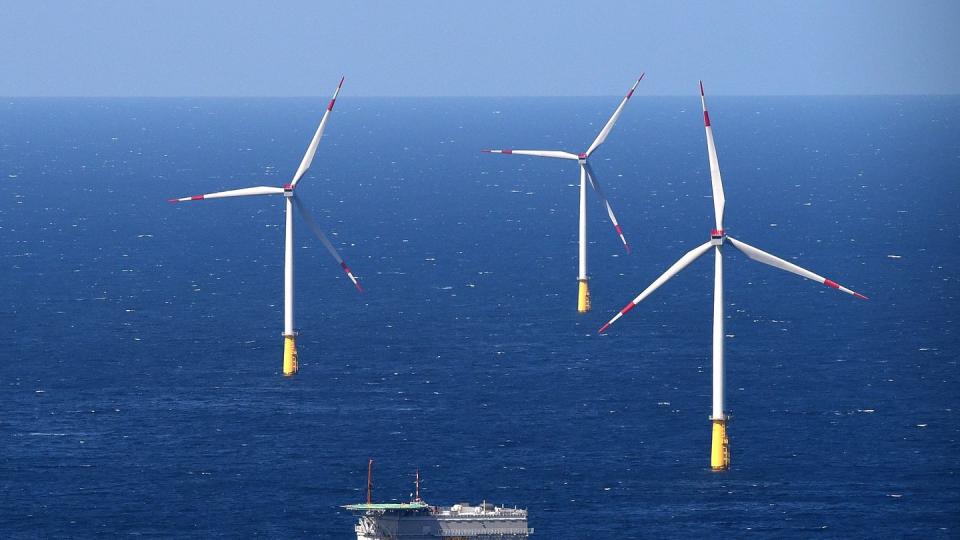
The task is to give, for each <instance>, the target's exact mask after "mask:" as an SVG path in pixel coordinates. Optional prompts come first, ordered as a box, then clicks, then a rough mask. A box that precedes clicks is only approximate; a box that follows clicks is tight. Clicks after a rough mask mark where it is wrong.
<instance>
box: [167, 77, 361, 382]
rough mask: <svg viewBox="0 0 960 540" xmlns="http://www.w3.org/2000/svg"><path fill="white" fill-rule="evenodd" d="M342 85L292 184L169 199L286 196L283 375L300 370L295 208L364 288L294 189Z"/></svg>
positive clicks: (358, 285)
mask: <svg viewBox="0 0 960 540" xmlns="http://www.w3.org/2000/svg"><path fill="white" fill-rule="evenodd" d="M342 86H343V78H342V77H341V78H340V84H338V85H337V89H336V90H334V92H333V98H331V99H330V104H329V105H327V110H326V111H325V112H324V113H323V118H322V119H321V120H320V126H319V127H317V131H316V133H314V134H313V139H312V140H311V141H310V146H308V147H307V152H306V154H304V156H303V161H301V162H300V167H299V168H297V172H296V174H294V175H293V180H291V182H290V183H289V184H286V185H284V186H283V187H269V186H257V187H250V188H243V189H234V190H230V191H220V192H217V193H207V194H205V195H194V196H192V197H182V198H179V199H170V200H169V201H170V202H172V203H176V202H187V201H200V200H204V199H220V198H225V197H246V196H250V195H283V196H284V198H285V199H286V237H285V242H284V259H283V374H284V375H288V376H289V375H293V374H294V373H296V372H297V369H298V364H297V344H296V336H297V333H296V331H295V330H294V326H293V207H294V205H296V207H297V209H298V210H299V211H300V215H301V216H303V219H304V221H306V222H307V225H308V226H309V227H310V229H311V230H312V231H313V233H314V234H315V235H317V238H319V239H320V242H321V243H322V244H323V245H324V247H326V248H327V251H329V252H330V255H332V256H333V258H334V259H336V261H337V262H338V263H339V264H340V267H341V268H342V269H343V271H344V272H345V273H346V274H347V277H349V278H350V281H352V282H353V285H354V286H355V287H356V288H357V290H358V291H361V292H362V291H363V289H362V288H361V287H360V283H358V282H357V278H356V276H354V275H353V272H351V271H350V268H348V267H347V264H346V263H345V262H343V258H342V257H340V254H339V253H337V250H336V248H334V247H333V244H332V243H330V240H329V239H328V238H327V236H326V235H325V234H324V233H323V231H322V230H320V227H319V226H318V225H317V223H316V222H315V221H314V220H313V218H312V217H311V216H310V214H309V213H308V212H307V209H306V207H305V206H304V205H303V203H302V202H300V198H299V197H298V196H296V195H295V194H294V190H295V189H296V187H297V183H299V182H300V179H301V178H303V175H304V173H306V172H307V169H309V168H310V164H311V163H312V162H313V156H314V155H315V154H316V153H317V146H318V145H319V144H320V138H321V137H323V130H324V128H326V126H327V119H328V118H329V117H330V112H331V111H332V110H333V105H334V103H336V101H337V95H338V94H339V93H340V88H341V87H342Z"/></svg>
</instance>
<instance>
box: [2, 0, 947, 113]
mask: <svg viewBox="0 0 960 540" xmlns="http://www.w3.org/2000/svg"><path fill="white" fill-rule="evenodd" d="M0 12H2V15H0V54H2V58H3V61H2V64H0V65H2V66H3V76H2V77H0V95H4V96H315V95H326V94H328V93H329V92H330V91H331V89H332V87H333V85H335V83H336V81H337V80H338V78H339V76H340V75H341V74H344V75H346V76H347V80H348V82H349V86H348V88H347V89H345V92H346V91H349V94H351V95H355V96H364V95H367V96H384V95H393V96H436V95H449V96H493V95H616V94H620V93H622V92H623V91H624V90H626V88H628V87H629V85H630V83H631V81H632V80H633V79H634V78H635V77H636V76H637V75H639V74H640V72H641V71H646V72H647V76H648V79H647V80H646V81H645V82H644V87H643V92H644V93H645V94H647V95H651V94H653V95H658V94H666V95H686V94H690V93H691V92H693V91H695V90H696V89H695V84H696V80H697V79H698V78H703V79H704V80H705V81H707V83H708V85H709V90H710V93H711V94H715V95H719V94H740V95H767V94H958V93H960V54H958V53H960V32H958V30H957V27H958V25H960V1H957V0H948V1H886V0H871V1H839V0H837V1H821V0H817V1H757V2H743V1H713V2H702V1H696V2H693V1H691V2H681V1H677V2H672V1H662V2H649V1H634V2H631V1H624V2H620V1H617V2H613V1H611V2H603V1H597V2H564V1H521V0H516V1H512V2H507V1H490V0H486V1H482V2H480V1H478V2H455V1H452V0H450V1H420V2H417V1H396V2H374V1H347V0H344V1H341V2H326V1H286V2H281V1H278V2H266V1H264V2H251V1H242V0H231V1H225V0H208V1H203V0H195V1H181V0H164V1H152V0H151V1H137V0H126V1H74V2H66V1H62V2H50V1H34V0H30V1H26V0H25V1H22V2H21V1H10V0H0ZM692 88H693V90H691V89H692Z"/></svg>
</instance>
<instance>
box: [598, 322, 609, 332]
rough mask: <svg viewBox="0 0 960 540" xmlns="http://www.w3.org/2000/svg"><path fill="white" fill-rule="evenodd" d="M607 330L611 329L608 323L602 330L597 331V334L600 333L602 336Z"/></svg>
mask: <svg viewBox="0 0 960 540" xmlns="http://www.w3.org/2000/svg"><path fill="white" fill-rule="evenodd" d="M607 328H610V323H607V324H605V325H603V326H601V327H600V330H597V333H598V334H602V333H604V332H605V331H606V330H607Z"/></svg>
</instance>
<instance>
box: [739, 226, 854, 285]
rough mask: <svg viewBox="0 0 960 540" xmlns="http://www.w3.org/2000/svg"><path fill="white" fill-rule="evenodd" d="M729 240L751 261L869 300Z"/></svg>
mask: <svg viewBox="0 0 960 540" xmlns="http://www.w3.org/2000/svg"><path fill="white" fill-rule="evenodd" d="M727 240H729V241H730V243H731V244H733V247H735V248H737V249H739V250H740V251H742V252H744V253H745V254H746V255H747V257H750V258H751V259H753V260H755V261H757V262H762V263H763V264H769V265H770V266H773V267H774V268H779V269H781V270H786V271H787V272H790V273H793V274H796V275H798V276H802V277H805V278H807V279H812V280H813V281H816V282H819V283H823V284H824V285H826V286H827V287H830V288H832V289H839V290H841V291H843V292H845V293H847V294H852V295H853V296H856V297H857V298H861V299H863V300H866V299H867V297H866V296H864V295H862V294H860V293H858V292H854V291H851V290H850V289H848V288H846V287H843V286H841V285H839V284H838V283H837V282H835V281H831V280H829V279H827V278H825V277H823V276H821V275H818V274H814V273H813V272H811V271H809V270H806V269H804V268H800V267H799V266H797V265H795V264H793V263H788V262H787V261H785V260H783V259H781V258H779V257H775V256H773V255H771V254H769V253H767V252H766V251H763V250H760V249H757V248H755V247H753V246H751V245H749V244H745V243H743V242H741V241H739V240H736V239H734V238H731V237H730V236H728V237H727Z"/></svg>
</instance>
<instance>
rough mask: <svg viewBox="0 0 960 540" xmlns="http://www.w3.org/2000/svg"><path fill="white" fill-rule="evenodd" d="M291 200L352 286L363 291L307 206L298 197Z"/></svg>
mask: <svg viewBox="0 0 960 540" xmlns="http://www.w3.org/2000/svg"><path fill="white" fill-rule="evenodd" d="M293 202H294V203H295V204H296V205H297V209H298V210H300V215H301V216H303V220H304V221H306V222H307V226H309V227H310V230H312V231H313V234H315V235H316V236H317V238H319V239H320V243H321V244H323V246H324V247H325V248H327V251H329V252H330V255H332V256H333V258H334V259H335V260H336V261H337V262H338V263H339V264H340V268H342V269H343V272H344V273H345V274H347V277H348V278H350V281H352V282H353V286H354V287H356V288H357V290H358V291H360V292H363V287H361V286H360V282H359V281H357V277H356V276H354V275H353V272H351V271H350V267H348V266H347V263H345V262H343V257H341V256H340V253H338V252H337V248H335V247H333V244H331V243H330V239H329V238H327V235H325V234H323V230H321V229H320V226H319V225H317V222H316V221H314V220H313V217H312V216H311V215H310V212H308V211H307V208H306V207H305V206H304V205H303V203H302V202H300V197H293Z"/></svg>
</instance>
